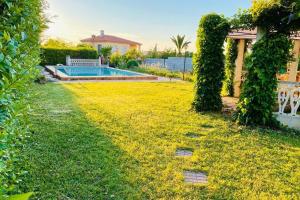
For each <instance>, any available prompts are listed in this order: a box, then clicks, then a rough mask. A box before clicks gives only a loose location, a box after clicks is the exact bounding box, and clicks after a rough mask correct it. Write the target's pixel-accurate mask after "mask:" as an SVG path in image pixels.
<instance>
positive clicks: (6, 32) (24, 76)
mask: <svg viewBox="0 0 300 200" xmlns="http://www.w3.org/2000/svg"><path fill="white" fill-rule="evenodd" d="M0 10H1V12H0V18H1V20H0V199H5V198H7V195H10V194H14V193H19V192H21V191H20V190H19V189H17V188H18V187H17V186H18V185H22V182H21V178H20V177H21V174H22V167H24V165H23V164H22V163H21V158H20V151H21V150H22V145H23V141H24V139H25V138H26V133H27V131H28V129H27V120H26V119H27V117H26V116H27V105H28V104H27V103H26V101H25V99H26V98H25V97H26V95H28V92H27V89H28V88H30V87H29V85H30V84H31V83H32V80H33V79H34V78H35V76H36V74H37V70H36V65H38V64H39V62H40V60H39V55H40V51H39V47H40V44H39V38H40V32H41V31H42V29H43V28H44V21H45V20H44V17H43V15H42V14H41V13H42V1H41V0H26V1H24V0H0Z"/></svg>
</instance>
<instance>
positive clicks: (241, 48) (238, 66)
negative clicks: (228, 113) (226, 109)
mask: <svg viewBox="0 0 300 200" xmlns="http://www.w3.org/2000/svg"><path fill="white" fill-rule="evenodd" d="M237 48H238V55H237V58H236V61H235V72H234V82H233V84H234V97H239V96H240V94H241V83H242V73H243V65H244V54H245V40H244V39H240V40H239V42H238V47H237Z"/></svg>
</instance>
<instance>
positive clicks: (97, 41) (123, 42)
mask: <svg viewBox="0 0 300 200" xmlns="http://www.w3.org/2000/svg"><path fill="white" fill-rule="evenodd" d="M81 42H82V43H85V44H90V45H92V46H93V47H94V48H96V49H97V50H98V52H100V50H101V48H102V47H107V46H111V47H112V53H114V52H119V53H120V54H125V53H126V52H127V51H128V50H129V49H136V50H141V46H142V44H141V43H139V42H135V41H131V40H127V39H124V38H120V37H116V36H112V35H105V34H104V30H101V31H100V35H98V36H96V35H92V37H90V38H86V39H83V40H81Z"/></svg>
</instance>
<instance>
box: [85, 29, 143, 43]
mask: <svg viewBox="0 0 300 200" xmlns="http://www.w3.org/2000/svg"><path fill="white" fill-rule="evenodd" d="M81 42H111V43H121V44H129V45H142V44H141V43H139V42H135V41H131V40H127V39H124V38H120V37H116V36H112V35H105V34H104V31H103V30H101V32H100V35H98V36H96V35H92V37H90V38H86V39H83V40H81Z"/></svg>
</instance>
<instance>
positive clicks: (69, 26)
mask: <svg viewBox="0 0 300 200" xmlns="http://www.w3.org/2000/svg"><path fill="white" fill-rule="evenodd" d="M47 1H48V5H49V8H48V9H47V10H46V13H48V14H49V15H50V16H52V17H51V20H52V22H53V23H51V24H49V29H48V30H47V31H46V32H45V33H44V35H45V37H54V38H61V39H65V40H68V41H71V42H74V43H78V42H79V40H80V39H82V38H86V37H89V36H91V35H92V34H99V32H100V30H101V29H103V30H105V33H106V34H110V35H116V36H120V37H125V38H127V39H131V40H135V41H138V42H141V43H143V46H142V49H143V50H148V49H149V48H153V47H154V46H155V44H157V45H158V48H159V49H164V48H168V47H173V44H172V43H171V41H170V37H171V36H172V35H177V34H184V35H186V37H187V38H188V39H189V40H190V41H192V44H191V47H190V50H194V49H195V48H194V46H195V38H196V30H197V26H198V23H199V20H200V18H201V16H202V15H204V14H207V13H211V12H215V13H219V14H224V15H225V16H226V17H230V16H232V15H233V14H234V13H236V12H237V10H238V9H239V8H248V7H249V6H250V4H251V0H47ZM53 16H54V17H53Z"/></svg>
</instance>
